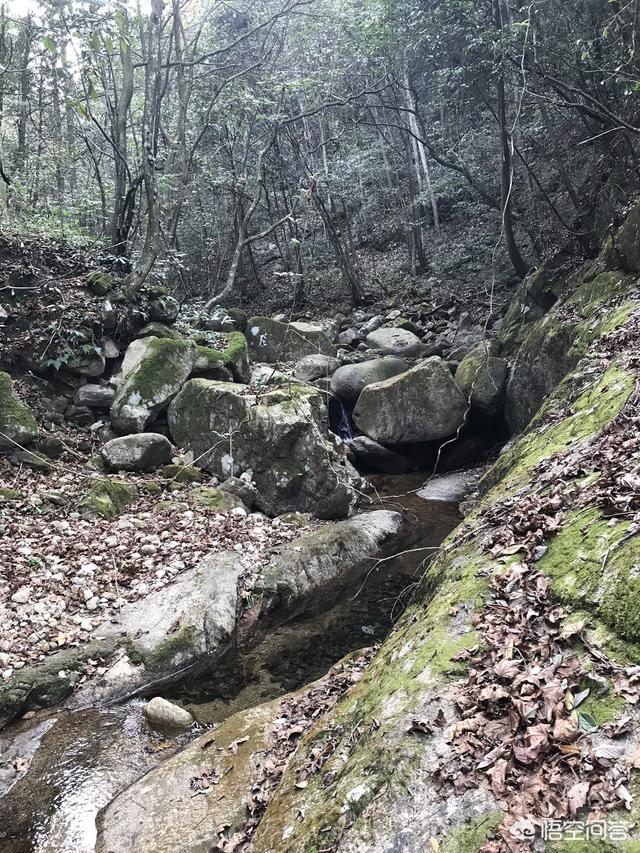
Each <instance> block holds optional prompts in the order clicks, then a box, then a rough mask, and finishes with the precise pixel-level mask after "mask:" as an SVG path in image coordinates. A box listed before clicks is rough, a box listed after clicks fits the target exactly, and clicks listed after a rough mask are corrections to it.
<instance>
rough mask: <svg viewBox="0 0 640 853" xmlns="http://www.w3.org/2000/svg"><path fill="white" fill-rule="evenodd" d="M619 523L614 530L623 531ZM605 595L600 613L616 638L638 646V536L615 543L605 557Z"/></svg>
mask: <svg viewBox="0 0 640 853" xmlns="http://www.w3.org/2000/svg"><path fill="white" fill-rule="evenodd" d="M626 529H627V525H626V524H618V525H617V530H618V532H621V531H622V530H626ZM607 557H608V559H607V564H606V570H605V577H604V582H605V592H604V595H603V599H602V606H601V608H600V612H601V614H602V618H603V619H604V621H605V622H606V624H607V625H609V626H610V627H611V628H612V629H613V630H614V631H615V632H616V634H617V635H618V636H619V637H622V638H623V639H625V640H631V642H634V643H640V548H639V541H638V537H637V536H634V537H632V538H631V539H628V540H627V541H626V542H621V541H620V537H618V542H617V543H616V542H615V540H614V541H613V542H612V544H611V546H610V550H609V552H608V555H607Z"/></svg>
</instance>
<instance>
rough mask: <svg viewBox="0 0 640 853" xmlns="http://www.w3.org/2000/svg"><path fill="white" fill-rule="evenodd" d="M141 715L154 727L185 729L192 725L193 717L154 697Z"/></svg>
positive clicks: (178, 707) (158, 697) (176, 706)
mask: <svg viewBox="0 0 640 853" xmlns="http://www.w3.org/2000/svg"><path fill="white" fill-rule="evenodd" d="M143 713H144V715H145V717H146V718H147V720H149V722H150V723H154V724H155V725H160V726H171V727H172V728H179V729H185V728H188V727H189V726H190V725H191V724H192V723H193V717H192V716H191V714H190V713H189V712H188V711H185V709H184V708H181V707H180V706H179V705H174V704H173V702H169V701H168V700H167V699H163V698H162V697H161V696H155V697H154V698H153V699H151V701H150V702H147V704H146V705H145V706H144V711H143Z"/></svg>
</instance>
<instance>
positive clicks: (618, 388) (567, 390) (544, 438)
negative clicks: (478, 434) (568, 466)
mask: <svg viewBox="0 0 640 853" xmlns="http://www.w3.org/2000/svg"><path fill="white" fill-rule="evenodd" d="M575 383H576V380H575V377H567V378H566V379H565V380H563V382H561V383H560V385H559V386H558V387H557V388H556V390H555V391H554V392H553V394H552V396H551V397H550V399H549V400H548V401H547V402H546V403H545V405H544V406H543V408H542V409H541V410H540V412H539V413H538V414H537V415H536V417H535V418H534V420H533V421H532V422H531V426H530V429H529V430H528V431H527V432H526V433H525V434H524V435H522V436H521V437H519V438H518V439H516V441H515V443H514V444H513V446H512V447H511V448H509V450H507V451H506V452H505V453H503V454H502V455H501V456H500V457H499V459H498V461H497V462H496V464H495V465H494V466H493V468H492V469H491V471H490V472H489V474H488V475H487V476H486V477H485V478H484V485H485V487H486V486H490V485H492V484H494V483H497V482H498V481H500V480H502V478H506V479H505V480H504V481H503V482H502V483H501V491H505V490H507V489H509V488H512V487H514V486H515V485H516V484H517V483H519V482H524V481H526V480H527V478H528V473H529V472H530V470H531V469H532V468H533V467H534V466H535V465H537V464H538V463H539V462H541V461H542V460H543V459H547V458H549V457H550V456H552V455H553V454H554V453H558V452H560V451H562V450H565V449H566V448H568V447H570V446H571V445H573V444H576V443H577V442H579V441H583V440H584V439H586V438H590V437H592V436H595V435H598V433H599V432H600V431H601V430H602V429H603V428H604V427H605V426H606V425H607V424H608V423H609V422H610V421H611V420H613V418H614V417H615V416H616V415H617V414H618V413H619V412H620V411H622V409H623V408H624V406H625V404H626V402H627V400H628V399H629V397H630V396H631V394H632V393H633V391H634V389H635V384H636V380H635V376H634V375H633V373H631V372H630V371H627V370H624V369H623V368H622V367H621V366H620V364H619V363H614V364H613V365H611V367H609V369H608V370H607V371H606V372H605V373H604V374H603V375H602V376H601V377H600V378H599V379H596V380H594V381H593V382H592V384H591V385H589V386H588V387H587V388H586V389H585V390H583V391H582V393H581V394H580V395H579V396H578V397H577V399H575V400H574V402H573V403H572V404H570V408H569V412H568V413H567V414H566V415H565V416H564V417H560V418H559V419H558V420H556V422H555V423H552V424H551V426H549V427H547V428H546V429H543V427H544V424H545V421H546V420H547V418H548V417H549V415H551V414H555V413H556V412H558V413H560V412H561V410H562V408H563V407H566V403H567V398H568V399H569V400H570V399H571V392H572V387H573V386H574V385H575ZM507 474H508V475H509V476H508V477H507Z"/></svg>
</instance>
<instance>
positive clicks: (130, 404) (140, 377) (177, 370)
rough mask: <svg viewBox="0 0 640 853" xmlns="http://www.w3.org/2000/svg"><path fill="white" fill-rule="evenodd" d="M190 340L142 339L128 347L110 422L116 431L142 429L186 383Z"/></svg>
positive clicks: (190, 362)
mask: <svg viewBox="0 0 640 853" xmlns="http://www.w3.org/2000/svg"><path fill="white" fill-rule="evenodd" d="M196 354H197V350H196V345H195V344H194V343H192V342H190V341H173V340H167V339H164V338H154V337H150V338H142V339H141V340H138V341H133V343H132V344H131V345H130V346H129V348H128V349H127V352H126V353H125V357H124V360H123V362H122V368H121V378H120V382H119V383H118V390H117V392H116V396H115V398H114V401H113V404H112V406H111V423H112V424H113V426H114V428H115V429H116V430H118V432H143V431H144V429H145V428H146V426H147V425H148V424H149V423H150V422H151V421H152V420H153V419H154V417H155V416H156V415H157V414H158V413H159V412H161V411H162V410H163V409H164V408H166V406H167V405H168V403H169V401H170V400H171V399H172V398H173V397H174V396H175V394H177V393H178V391H179V390H180V388H181V387H182V385H183V384H184V383H185V382H186V380H187V378H188V376H189V374H190V373H191V370H192V369H193V365H194V363H195V360H196Z"/></svg>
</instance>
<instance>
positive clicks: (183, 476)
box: [160, 465, 203, 483]
mask: <svg viewBox="0 0 640 853" xmlns="http://www.w3.org/2000/svg"><path fill="white" fill-rule="evenodd" d="M160 474H161V476H162V477H164V478H165V479H166V480H173V481H174V482H176V483H201V482H202V477H203V474H202V471H201V470H200V469H199V468H194V467H193V466H192V465H164V466H163V467H162V468H161V469H160Z"/></svg>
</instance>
